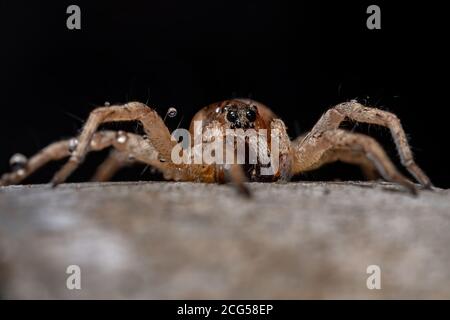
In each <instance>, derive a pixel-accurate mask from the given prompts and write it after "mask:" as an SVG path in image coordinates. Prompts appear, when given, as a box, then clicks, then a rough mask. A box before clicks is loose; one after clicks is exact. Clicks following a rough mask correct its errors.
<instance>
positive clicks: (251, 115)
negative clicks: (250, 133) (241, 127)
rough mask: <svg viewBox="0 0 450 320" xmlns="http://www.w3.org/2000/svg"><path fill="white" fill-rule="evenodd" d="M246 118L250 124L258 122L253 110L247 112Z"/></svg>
mask: <svg viewBox="0 0 450 320" xmlns="http://www.w3.org/2000/svg"><path fill="white" fill-rule="evenodd" d="M246 116H247V120H248V121H250V122H254V121H255V120H256V112H255V111H254V110H252V109H249V110H247V113H246Z"/></svg>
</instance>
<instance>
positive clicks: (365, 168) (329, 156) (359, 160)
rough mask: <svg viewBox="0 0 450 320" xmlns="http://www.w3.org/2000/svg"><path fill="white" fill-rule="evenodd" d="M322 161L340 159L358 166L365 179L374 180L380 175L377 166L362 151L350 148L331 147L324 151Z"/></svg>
mask: <svg viewBox="0 0 450 320" xmlns="http://www.w3.org/2000/svg"><path fill="white" fill-rule="evenodd" d="M322 161H323V163H322V164H327V163H332V162H336V161H341V162H345V163H349V164H353V165H357V166H359V167H360V169H361V171H362V173H363V174H364V176H365V177H366V178H367V180H376V179H378V178H379V177H380V174H379V173H378V171H377V168H376V167H375V165H374V164H373V162H372V161H371V160H370V159H369V158H368V157H367V156H366V155H365V153H364V152H361V151H356V150H352V149H332V150H330V151H329V152H326V153H325V154H324V155H323V158H322Z"/></svg>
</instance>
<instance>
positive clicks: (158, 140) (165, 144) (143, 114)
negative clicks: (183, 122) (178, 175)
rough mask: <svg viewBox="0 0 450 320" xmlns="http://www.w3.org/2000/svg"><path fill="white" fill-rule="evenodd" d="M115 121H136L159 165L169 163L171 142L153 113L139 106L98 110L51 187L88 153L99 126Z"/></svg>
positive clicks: (138, 103)
mask: <svg viewBox="0 0 450 320" xmlns="http://www.w3.org/2000/svg"><path fill="white" fill-rule="evenodd" d="M116 121H140V122H141V123H142V125H143V127H144V130H145V133H146V134H147V137H148V139H149V141H150V143H151V145H152V146H153V147H154V148H155V150H156V151H157V152H158V156H159V157H160V158H161V160H162V161H163V162H164V161H165V162H168V161H170V155H171V150H172V147H173V145H174V142H173V141H171V136H170V132H169V129H168V128H167V127H166V125H165V124H164V121H163V120H162V119H161V117H160V116H159V115H158V114H157V113H156V111H154V110H153V109H151V108H150V107H148V106H146V105H145V104H143V103H140V102H130V103H126V104H124V105H113V106H108V107H100V108H97V109H95V110H94V111H92V112H91V114H90V115H89V118H88V120H87V121H86V124H85V125H84V128H83V130H82V132H81V134H80V136H79V138H78V145H77V147H76V149H75V150H74V151H73V152H72V154H71V156H70V158H69V161H68V162H67V163H66V164H65V165H64V166H63V167H62V168H61V169H60V170H59V171H58V172H57V173H56V174H55V176H54V177H53V179H52V184H53V185H57V184H59V183H61V182H63V181H65V180H66V178H67V177H68V176H69V175H70V174H71V173H72V172H73V171H74V170H75V169H76V168H77V167H78V166H79V164H80V163H81V162H82V161H83V159H84V157H85V156H86V153H87V152H88V151H89V143H90V141H91V140H92V137H93V135H94V133H95V132H96V131H97V128H98V126H99V125H100V124H102V123H105V122H116Z"/></svg>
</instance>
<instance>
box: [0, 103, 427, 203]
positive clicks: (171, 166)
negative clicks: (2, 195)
mask: <svg viewBox="0 0 450 320" xmlns="http://www.w3.org/2000/svg"><path fill="white" fill-rule="evenodd" d="M347 119H348V120H352V121H358V122H365V123H369V124H376V125H381V126H384V127H387V128H389V129H390V131H391V133H392V135H393V138H394V141H395V143H396V146H397V149H398V152H399V155H400V158H401V162H402V164H403V165H404V166H405V167H406V169H407V170H408V171H409V173H410V174H411V175H412V176H413V177H414V178H415V179H416V180H417V181H418V182H419V183H420V184H421V185H422V186H424V187H428V188H429V187H431V182H430V180H429V179H428V177H427V176H426V175H425V173H424V172H423V171H422V170H421V169H420V168H419V166H417V164H416V163H415V162H414V159H413V156H412V152H411V149H410V147H409V145H408V142H407V139H406V135H405V133H404V131H403V128H402V126H401V124H400V120H399V119H398V118H397V117H396V116H395V115H394V114H392V113H389V112H386V111H383V110H379V109H376V108H370V107H366V106H363V105H361V104H360V103H358V102H357V101H354V100H353V101H349V102H344V103H341V104H338V105H337V106H335V107H333V108H331V109H329V110H328V111H327V112H326V113H325V114H324V115H323V116H322V117H321V118H320V119H319V121H318V122H317V124H316V125H315V126H314V127H313V128H312V130H311V131H309V132H307V133H306V134H305V135H302V136H300V137H298V138H297V139H295V140H293V141H291V140H290V139H289V137H288V135H287V132H286V127H285V125H284V123H283V121H282V120H281V119H279V118H278V117H277V116H276V115H275V114H274V113H273V112H272V111H271V110H270V109H269V108H268V107H266V106H265V105H263V104H261V103H259V102H257V101H254V100H251V99H231V100H226V101H222V102H218V103H214V104H211V105H209V106H207V107H205V108H203V109H201V110H200V111H199V112H197V114H196V115H195V116H194V117H193V119H192V122H191V126H190V130H189V132H190V133H191V134H193V135H194V139H192V140H189V142H188V144H190V145H189V147H191V148H192V149H193V150H197V151H198V150H200V153H201V152H202V151H205V150H208V152H209V153H210V154H214V155H215V156H217V154H218V153H222V151H221V150H220V151H217V149H216V150H214V151H213V152H211V150H210V149H211V146H212V145H213V144H214V142H215V141H217V137H221V136H222V135H224V133H225V132H227V131H229V130H234V131H233V132H232V134H233V135H235V136H236V137H238V136H239V135H244V139H245V145H246V149H245V150H247V151H248V150H249V149H252V148H253V149H255V150H256V151H257V157H256V158H255V159H256V160H255V159H254V160H255V161H253V162H252V161H251V158H250V157H248V156H246V157H245V158H244V161H243V163H242V162H241V163H239V162H227V161H225V162H221V161H218V160H217V161H216V160H215V161H213V162H202V161H200V162H199V161H198V159H197V158H196V157H197V156H198V155H199V152H192V153H188V152H186V154H184V152H182V154H183V155H184V158H183V159H184V161H178V160H177V161H175V160H174V154H178V153H176V152H175V153H174V150H178V149H176V147H177V146H178V145H179V144H178V143H177V140H176V139H174V138H173V137H172V136H171V134H170V132H169V130H168V128H167V127H166V125H165V124H164V121H163V120H162V119H161V117H160V116H159V115H158V114H157V113H156V112H155V111H154V109H152V108H150V107H148V106H146V105H145V104H143V103H140V102H130V103H127V104H124V105H112V106H104V107H100V108H97V109H95V110H94V111H92V112H91V114H90V116H89V119H88V120H87V121H86V124H85V126H84V128H83V130H82V132H81V134H80V135H79V136H78V137H76V138H72V139H68V140H63V141H59V142H55V143H53V144H50V145H49V146H47V147H46V148H44V149H43V150H41V151H40V152H39V153H37V154H36V155H34V156H33V157H31V158H30V159H29V160H26V159H25V160H24V157H23V156H20V157H18V156H17V155H15V156H14V157H13V158H14V159H16V158H17V159H19V158H20V159H22V160H23V161H21V162H20V163H21V164H20V167H18V166H17V164H14V170H13V171H12V172H10V173H6V174H4V175H3V176H2V178H1V180H0V185H8V184H16V183H20V182H21V181H23V179H25V178H26V177H28V176H29V175H30V174H32V173H33V172H34V171H36V170H37V169H38V168H40V167H42V166H43V165H44V164H46V163H47V162H49V161H52V160H58V159H62V158H64V157H69V161H68V162H67V163H66V164H65V165H64V166H63V167H62V168H61V169H60V170H59V171H58V172H57V173H56V174H55V176H54V178H53V180H52V183H53V185H57V184H59V183H61V182H63V181H65V180H66V178H67V177H68V176H69V175H70V174H71V173H72V172H73V171H74V170H75V169H76V168H77V167H78V165H79V164H80V163H81V162H82V161H83V159H84V157H85V156H86V154H87V153H88V152H90V151H97V150H102V149H104V148H107V147H112V151H111V153H110V155H109V157H108V158H107V159H106V160H105V162H104V163H103V164H102V165H101V166H100V167H99V168H98V170H97V172H96V174H95V176H94V178H93V180H96V181H105V180H108V179H110V178H111V177H112V175H114V174H115V173H116V172H117V170H119V169H120V168H121V167H123V166H125V165H128V164H130V163H132V162H141V163H145V164H147V165H150V166H153V167H155V168H156V169H159V170H160V171H162V172H163V174H164V177H165V178H166V179H170V180H177V181H199V182H225V181H231V182H233V183H235V184H236V185H237V186H238V187H239V188H240V190H242V191H243V192H244V193H246V194H248V189H247V187H246V186H245V184H244V182H245V181H246V180H248V179H250V180H256V181H273V180H278V179H283V180H288V179H289V178H290V177H291V176H293V175H296V174H300V173H302V172H305V171H309V170H313V169H316V168H318V167H320V166H321V165H323V164H326V163H330V162H333V161H343V162H348V163H352V164H355V165H359V166H360V167H361V168H362V170H363V171H364V173H365V174H366V176H367V177H368V178H376V177H378V176H381V177H383V178H384V179H385V180H388V181H392V182H397V183H400V184H402V185H403V186H405V187H406V188H407V189H408V190H410V191H411V192H416V186H415V184H414V183H412V182H411V181H410V180H409V179H408V178H406V177H405V176H403V175H402V174H401V173H400V172H399V171H398V170H397V169H396V168H395V166H394V165H393V163H392V162H391V160H390V159H389V158H388V156H387V155H386V153H385V152H384V150H383V148H382V147H381V146H380V145H379V144H378V143H377V142H376V141H375V140H374V139H373V138H371V137H369V136H366V135H363V134H357V133H353V132H349V131H346V130H343V129H341V128H340V124H341V123H342V122H343V121H345V120H347ZM114 121H140V122H141V123H142V125H143V128H144V131H145V134H146V135H145V136H140V135H137V134H133V133H128V132H123V131H97V129H98V127H99V125H100V124H102V123H105V122H114ZM196 124H197V125H198V124H200V130H199V131H200V132H201V134H202V138H201V139H200V143H201V146H200V149H199V148H196V147H198V145H199V143H198V141H197V140H196V139H195V134H196V132H195V131H196ZM252 130H253V131H255V132H256V136H257V137H258V140H257V143H255V141H256V140H251V139H252V138H250V137H249V133H251V132H253V131H252ZM263 131H264V132H265V133H266V135H262V134H261V133H262V132H263ZM196 141H197V142H196ZM221 146H222V144H221ZM223 149H224V150H223V151H224V153H228V154H230V153H231V154H236V153H239V152H238V151H239V150H238V147H237V144H236V142H232V143H223ZM214 159H216V158H214ZM200 160H202V157H200ZM16 162H17V161H16ZM268 167H270V168H271V169H273V170H272V171H270V170H269V171H268V170H266V169H267V168H268ZM267 172H268V173H267Z"/></svg>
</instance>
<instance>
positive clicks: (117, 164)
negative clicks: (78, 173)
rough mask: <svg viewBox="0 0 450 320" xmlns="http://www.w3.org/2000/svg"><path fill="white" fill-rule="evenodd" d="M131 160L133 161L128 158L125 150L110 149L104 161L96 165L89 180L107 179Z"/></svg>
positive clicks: (101, 180) (130, 162) (102, 180)
mask: <svg viewBox="0 0 450 320" xmlns="http://www.w3.org/2000/svg"><path fill="white" fill-rule="evenodd" d="M133 162H134V161H132V160H130V156H129V155H128V154H127V153H126V152H121V151H117V150H111V152H110V153H109V155H108V157H107V158H106V159H105V161H103V162H102V163H101V164H100V165H99V166H98V168H97V170H96V171H95V174H94V176H93V177H92V178H91V181H96V182H104V181H109V180H111V178H112V177H113V176H114V175H115V174H116V173H117V172H118V171H119V170H120V169H122V168H124V167H126V166H128V165H130V164H132V163H133Z"/></svg>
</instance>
